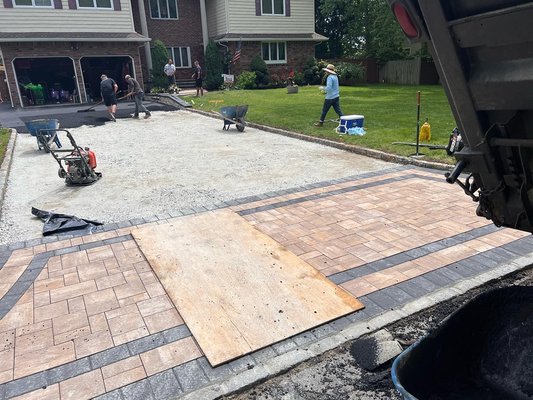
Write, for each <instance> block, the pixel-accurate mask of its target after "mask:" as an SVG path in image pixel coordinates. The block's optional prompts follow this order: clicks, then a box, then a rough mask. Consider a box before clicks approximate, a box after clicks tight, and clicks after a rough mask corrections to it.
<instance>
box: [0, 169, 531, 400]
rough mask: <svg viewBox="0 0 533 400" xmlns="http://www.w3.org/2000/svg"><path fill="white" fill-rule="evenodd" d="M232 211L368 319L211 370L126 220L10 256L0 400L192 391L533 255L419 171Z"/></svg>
mask: <svg viewBox="0 0 533 400" xmlns="http://www.w3.org/2000/svg"><path fill="white" fill-rule="evenodd" d="M236 204H237V205H234V206H232V207H231V209H232V210H233V211H234V212H236V213H238V214H240V215H242V216H243V217H244V218H245V219H246V220H247V221H249V223H250V224H253V225H254V226H255V227H257V229H259V230H261V231H262V232H264V233H266V234H268V235H269V236H271V237H272V238H273V239H275V240H276V241H278V242H279V243H281V244H282V245H284V246H285V247H286V248H288V249H289V250H291V251H292V252H293V253H295V254H296V255H298V256H299V257H300V258H302V259H303V260H305V261H307V262H308V263H309V264H311V265H312V266H313V267H315V268H316V269H317V270H319V271H320V272H321V273H323V274H324V275H325V276H327V277H329V278H330V279H331V280H332V281H333V282H335V283H337V284H340V285H342V286H343V287H344V288H345V289H347V290H348V291H350V292H351V293H352V294H354V295H355V296H357V297H359V298H360V299H361V300H362V301H363V303H364V304H365V305H366V309H365V310H363V311H362V312H359V313H355V314H353V315H350V316H347V317H344V318H341V319H339V320H337V321H333V322H332V323H330V324H327V325H324V326H323V327H318V328H317V329H314V330H312V331H309V332H306V333H305V334H302V335H298V336H297V337H294V338H292V339H289V340H286V341H284V342H281V343H278V344H275V345H273V346H270V347H268V348H266V349H263V350H261V351H258V352H256V353H254V354H252V355H251V356H246V357H243V358H242V359H239V360H235V361H233V362H231V363H229V364H227V365H223V366H221V367H218V368H215V369H213V368H211V367H210V366H209V365H208V363H207V361H206V359H205V357H203V355H202V352H201V349H200V348H199V347H198V345H197V344H196V342H195V340H194V338H193V337H192V336H191V334H190V332H189V331H188V329H187V327H186V325H185V324H184V321H183V320H182V318H181V317H180V314H179V311H178V310H176V308H175V307H174V305H173V304H172V302H171V301H170V299H169V298H168V296H167V295H166V293H165V290H164V287H163V286H162V285H161V283H160V282H159V280H158V279H157V277H156V275H155V274H154V272H153V271H152V269H151V267H150V265H149V264H148V263H147V261H146V259H145V258H144V256H143V254H142V253H141V251H140V250H139V248H138V247H137V244H136V243H135V241H134V240H133V239H132V237H131V236H130V231H131V229H133V228H135V226H134V225H132V224H131V223H128V224H124V226H123V227H119V226H120V224H119V225H117V226H116V227H115V228H116V229H109V230H106V231H104V232H101V233H97V234H94V235H89V236H82V237H71V238H68V239H56V240H53V239H51V240H50V239H47V240H43V241H41V242H37V243H34V244H33V245H23V246H19V245H14V246H12V248H7V249H4V252H3V254H4V255H5V257H3V259H5V260H6V261H5V262H4V263H3V265H1V268H0V315H1V317H2V318H1V320H0V399H2V398H20V399H61V400H64V399H84V398H95V397H98V396H102V395H104V397H102V398H137V397H138V396H146V397H139V398H168V397H169V396H172V395H177V394H180V393H187V392H189V391H192V390H195V389H198V388H200V387H202V386H203V385H207V384H210V383H212V382H214V381H217V380H220V379H224V378H227V377H228V376H231V375H232V374H234V373H237V372H239V371H243V370H246V369H249V368H251V367H253V366H254V365H256V364H257V363H260V362H262V360H265V359H268V358H271V357H274V356H276V355H279V354H283V353H284V352H286V351H289V350H291V349H294V348H296V347H297V346H299V345H305V344H306V343H309V342H312V341H313V340H317V339H319V338H321V337H324V336H327V335H328V334H331V333H332V332H337V331H339V330H341V329H343V327H345V326H347V325H349V324H350V323H351V322H352V321H356V320H358V319H361V318H367V317H370V316H373V315H376V314H379V313H380V312H382V311H383V310H385V309H387V308H394V307H397V306H399V305H401V304H403V303H404V302H407V301H409V300H412V299H414V298H418V297H421V296H424V295H425V294H427V293H430V292H431V291H433V290H436V289H437V288H441V287H443V286H446V285H448V284H451V283H453V282H457V281H459V280H461V279H463V277H465V276H469V275H472V274H476V273H479V272H480V271H483V270H484V269H486V268H489V267H491V266H494V265H497V264H498V263H499V262H503V261H504V260H509V259H512V258H513V257H518V256H519V255H520V251H521V248H523V247H525V244H529V242H527V243H526V242H524V241H529V238H528V235H527V234H526V233H523V232H518V231H513V230H509V229H498V228H496V227H494V226H493V225H492V224H491V223H490V221H486V220H483V219H480V218H478V217H476V216H475V212H474V210H475V204H474V203H472V202H471V201H470V200H469V198H468V197H466V196H464V195H463V194H462V193H461V192H460V190H459V189H458V188H457V187H452V186H450V185H448V184H446V183H445V182H444V179H443V178H442V177H441V176H440V175H438V174H435V173H433V172H428V171H423V170H419V169H409V168H402V169H396V170H391V171H385V172H384V173H382V174H369V175H368V176H362V177H354V178H351V179H345V180H340V181H335V182H329V183H324V184H322V185H313V186H312V187H306V188H302V189H298V190H296V189H295V190H290V191H286V192H283V193H278V194H270V195H266V196H258V197H256V198H251V199H249V200H248V201H237V202H236ZM184 214H185V213H184ZM168 218H169V220H170V219H171V218H170V216H168ZM177 218H179V217H177ZM153 220H154V222H151V223H152V224H161V223H167V220H164V219H163V220H160V219H158V218H154V219H153ZM1 259H2V257H0V260H1ZM465 266H466V267H465ZM198 295H199V296H200V295H201V293H199V294H198ZM106 396H107V397H106ZM115 396H118V397H115ZM120 396H122V397H120Z"/></svg>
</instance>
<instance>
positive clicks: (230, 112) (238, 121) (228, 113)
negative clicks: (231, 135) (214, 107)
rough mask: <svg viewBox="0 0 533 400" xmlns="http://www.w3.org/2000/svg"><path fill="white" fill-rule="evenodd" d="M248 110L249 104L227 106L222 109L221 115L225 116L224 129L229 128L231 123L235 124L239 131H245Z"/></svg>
mask: <svg viewBox="0 0 533 400" xmlns="http://www.w3.org/2000/svg"><path fill="white" fill-rule="evenodd" d="M247 112H248V105H244V106H227V107H222V108H221V109H220V115H222V117H224V126H223V127H222V129H223V130H225V131H227V130H229V127H230V125H231V124H235V126H236V127H237V130H238V131H239V132H244V128H245V127H246V122H245V121H244V116H245V115H246V113H247Z"/></svg>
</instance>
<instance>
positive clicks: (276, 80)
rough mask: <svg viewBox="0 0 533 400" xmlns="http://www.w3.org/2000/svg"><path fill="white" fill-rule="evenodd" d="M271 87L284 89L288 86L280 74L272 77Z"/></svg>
mask: <svg viewBox="0 0 533 400" xmlns="http://www.w3.org/2000/svg"><path fill="white" fill-rule="evenodd" d="M270 86H271V87H274V88H276V87H284V86H286V85H285V80H284V79H283V78H282V77H281V76H279V75H278V74H272V75H270Z"/></svg>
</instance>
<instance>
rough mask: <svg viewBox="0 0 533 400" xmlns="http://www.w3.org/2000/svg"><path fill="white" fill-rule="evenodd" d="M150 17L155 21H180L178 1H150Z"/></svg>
mask: <svg viewBox="0 0 533 400" xmlns="http://www.w3.org/2000/svg"><path fill="white" fill-rule="evenodd" d="M150 16H151V17H152V18H153V19H178V4H177V3H176V0H150Z"/></svg>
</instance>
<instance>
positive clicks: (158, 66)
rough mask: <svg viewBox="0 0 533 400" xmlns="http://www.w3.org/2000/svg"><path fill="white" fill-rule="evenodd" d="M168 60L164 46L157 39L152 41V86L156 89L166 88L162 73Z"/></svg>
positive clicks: (165, 80)
mask: <svg viewBox="0 0 533 400" xmlns="http://www.w3.org/2000/svg"><path fill="white" fill-rule="evenodd" d="M168 58H169V55H168V50H167V48H166V47H165V44H164V43H163V42H162V41H161V40H159V39H157V40H154V47H153V48H152V70H151V71H150V73H151V75H152V85H153V86H156V87H161V88H164V87H167V77H166V75H165V73H164V72H163V69H164V68H165V64H166V63H167V61H168Z"/></svg>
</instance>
